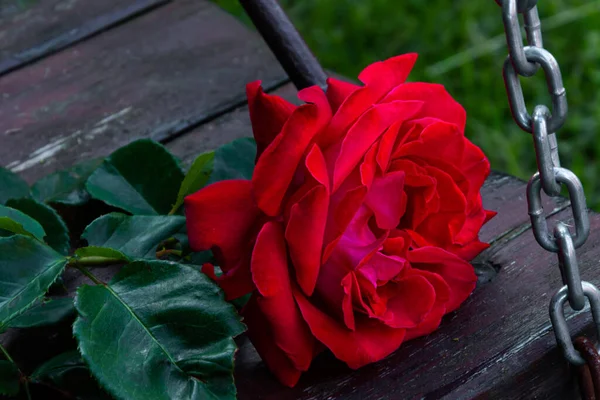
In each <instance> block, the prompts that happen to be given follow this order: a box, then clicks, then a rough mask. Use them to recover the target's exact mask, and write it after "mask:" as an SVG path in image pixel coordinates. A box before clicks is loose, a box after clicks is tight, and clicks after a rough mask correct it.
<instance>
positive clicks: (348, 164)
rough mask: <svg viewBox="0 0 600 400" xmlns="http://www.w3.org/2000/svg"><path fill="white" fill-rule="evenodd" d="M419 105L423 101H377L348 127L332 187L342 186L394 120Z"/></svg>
mask: <svg viewBox="0 0 600 400" xmlns="http://www.w3.org/2000/svg"><path fill="white" fill-rule="evenodd" d="M420 107H421V103H420V102H393V103H387V104H378V105H375V106H373V107H372V108H370V109H369V110H368V111H367V112H365V113H364V114H363V115H362V116H361V117H360V118H359V119H358V121H356V123H355V124H354V125H353V126H352V128H350V129H349V130H348V133H347V134H346V137H345V138H344V140H343V142H342V147H341V150H340V154H339V156H338V158H337V160H336V162H335V171H334V174H333V190H337V188H339V187H340V185H341V184H342V182H343V180H344V179H346V178H347V177H348V175H350V173H351V172H352V170H353V169H354V168H355V167H356V166H357V165H358V163H359V161H360V160H361V158H362V157H363V156H364V155H365V153H366V152H367V150H368V149H369V148H370V147H371V145H372V144H373V143H375V141H376V140H377V139H378V138H379V137H380V136H381V135H382V134H383V132H384V131H385V130H386V129H387V128H388V127H389V126H390V125H391V124H392V123H393V122H395V121H399V120H400V121H401V120H405V119H408V118H410V117H411V116H412V115H414V114H415V113H416V112H418V110H419V109H420Z"/></svg>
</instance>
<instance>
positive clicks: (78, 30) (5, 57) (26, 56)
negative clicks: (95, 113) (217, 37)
mask: <svg viewBox="0 0 600 400" xmlns="http://www.w3.org/2000/svg"><path fill="white" fill-rule="evenodd" d="M168 1H169V0H110V1H107V0H92V1H90V0H41V1H40V0H34V1H31V2H28V1H24V2H19V1H17V0H6V1H3V2H2V3H1V4H0V75H3V74H5V73H7V72H10V71H12V70H14V69H16V68H19V67H21V66H23V65H25V64H27V63H30V62H32V61H35V60H37V59H39V58H41V57H43V56H45V55H48V54H50V53H53V52H55V51H57V50H60V49H63V48H65V47H67V46H69V45H72V44H73V43H76V42H78V41H80V40H83V39H86V38H89V37H91V36H93V35H95V34H97V33H99V32H101V31H103V30H105V29H107V28H109V27H111V26H114V25H115V24H118V23H120V22H122V21H125V20H127V19H129V18H132V17H134V16H136V15H139V14H141V13H143V12H145V11H148V10H151V9H152V8H154V7H157V6H159V5H162V4H166V3H167V2H168Z"/></svg>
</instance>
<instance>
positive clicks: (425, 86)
mask: <svg viewBox="0 0 600 400" xmlns="http://www.w3.org/2000/svg"><path fill="white" fill-rule="evenodd" d="M395 100H421V101H424V102H425V104H424V105H423V108H422V109H421V111H420V112H419V114H418V116H423V117H425V116H427V117H433V118H437V119H440V120H442V121H446V122H450V123H452V124H456V125H457V126H458V127H459V129H460V131H461V132H462V131H464V129H465V122H466V120H467V113H466V112H465V109H464V108H463V107H462V106H461V105H460V104H459V103H458V102H457V101H456V100H454V99H453V98H452V96H450V94H449V93H448V92H447V91H446V89H445V88H444V86H442V85H438V84H433V83H423V82H407V83H405V84H403V85H399V86H397V87H395V88H394V89H393V90H392V91H391V92H390V93H388V95H387V96H385V98H384V99H383V100H382V102H389V101H395Z"/></svg>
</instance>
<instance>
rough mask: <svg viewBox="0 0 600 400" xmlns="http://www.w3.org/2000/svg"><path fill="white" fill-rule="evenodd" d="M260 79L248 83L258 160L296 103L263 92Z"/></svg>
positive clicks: (249, 105) (247, 92)
mask: <svg viewBox="0 0 600 400" xmlns="http://www.w3.org/2000/svg"><path fill="white" fill-rule="evenodd" d="M260 83H261V82H260V81H254V82H250V83H249V84H247V85H246V94H247V96H248V109H249V111H250V121H251V122H252V131H253V133H254V139H255V140H256V160H258V158H259V157H260V155H261V154H262V153H263V151H264V150H265V149H266V148H267V147H268V146H269V145H270V144H271V142H272V141H273V139H275V137H276V136H277V135H278V134H279V132H281V129H282V128H283V125H284V124H285V122H286V121H287V120H288V118H289V117H290V115H291V114H292V112H293V111H294V109H295V108H296V106H295V105H293V104H292V103H290V102H288V101H287V100H285V99H283V98H281V97H279V96H272V95H270V94H266V93H264V92H263V88H262V86H261V85H260Z"/></svg>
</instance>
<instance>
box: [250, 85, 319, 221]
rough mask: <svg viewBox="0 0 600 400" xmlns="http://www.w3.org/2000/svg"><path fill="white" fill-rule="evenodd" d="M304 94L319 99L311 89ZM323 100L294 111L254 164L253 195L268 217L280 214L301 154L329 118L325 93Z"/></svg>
mask: <svg viewBox="0 0 600 400" xmlns="http://www.w3.org/2000/svg"><path fill="white" fill-rule="evenodd" d="M308 89H311V88H308ZM318 90H320V89H318ZM321 93H323V92H322V91H321ZM304 95H305V96H311V98H317V97H318V95H317V94H316V93H315V92H314V90H313V91H307V92H304ZM322 97H323V99H322V101H320V102H319V103H315V104H305V105H302V106H300V107H298V108H296V109H295V110H294V112H293V113H292V115H291V116H290V118H289V119H288V121H287V122H286V124H285V125H284V127H283V129H282V131H281V133H280V134H279V135H278V136H277V137H276V138H275V139H274V140H273V142H272V143H271V144H270V145H269V147H267V149H266V150H265V151H264V153H263V154H262V156H261V157H260V159H259V160H258V162H257V163H256V168H255V169H254V174H253V176H252V185H253V190H254V195H255V197H256V201H257V203H258V206H259V208H260V209H261V210H263V212H264V213H265V214H267V215H270V216H275V215H277V214H279V212H280V210H281V205H282V200H283V197H284V195H285V193H286V191H287V190H288V186H289V184H290V182H291V181H292V178H293V177H294V173H295V172H296V169H297V168H298V164H299V163H300V161H301V159H302V156H303V154H304V152H305V151H306V149H307V147H308V145H309V144H310V142H311V141H312V139H313V137H314V136H315V135H316V134H317V133H318V132H319V131H320V130H321V129H322V128H323V127H324V126H325V125H326V124H327V122H328V121H329V119H330V117H331V110H330V109H329V103H327V99H326V98H325V94H322ZM274 171H277V173H274Z"/></svg>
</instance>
